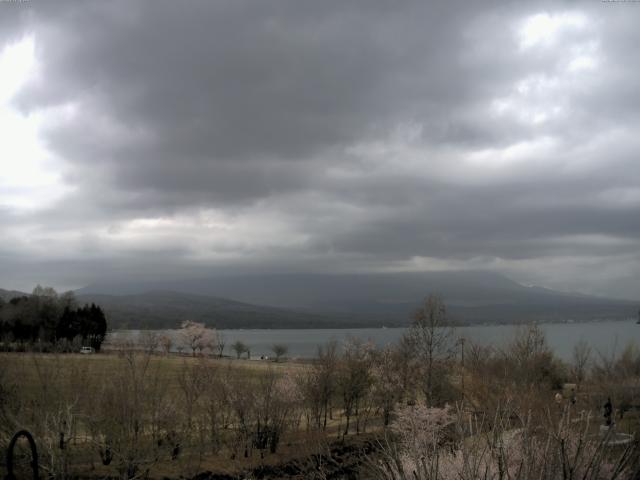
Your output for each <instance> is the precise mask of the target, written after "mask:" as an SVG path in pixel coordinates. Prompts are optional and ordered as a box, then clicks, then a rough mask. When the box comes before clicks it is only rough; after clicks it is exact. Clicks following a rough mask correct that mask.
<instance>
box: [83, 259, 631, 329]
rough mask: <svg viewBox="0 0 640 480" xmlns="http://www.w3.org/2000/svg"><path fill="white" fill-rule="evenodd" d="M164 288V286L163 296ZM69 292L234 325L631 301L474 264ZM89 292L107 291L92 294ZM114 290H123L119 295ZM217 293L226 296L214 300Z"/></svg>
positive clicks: (537, 311)
mask: <svg viewBox="0 0 640 480" xmlns="http://www.w3.org/2000/svg"><path fill="white" fill-rule="evenodd" d="M149 291H154V292H156V294H154V295H152V296H151V297H149V294H148V293H146V292H149ZM159 291H162V292H164V293H162V294H160V293H159ZM167 292H172V294H171V296H170V297H169V299H164V298H163V296H164V295H167ZM77 293H78V294H79V295H82V296H87V295H88V294H92V295H93V296H91V297H89V296H87V297H86V298H92V299H95V301H97V302H98V303H100V304H105V301H108V302H109V305H113V306H112V307H110V306H108V305H107V304H105V306H107V309H113V310H114V311H118V312H120V310H119V309H122V308H124V306H125V305H127V304H129V302H131V300H132V299H135V298H136V296H139V295H145V298H146V300H148V302H147V303H144V302H137V303H136V302H134V305H135V308H134V310H135V309H137V311H138V312H146V314H147V315H148V316H149V320H150V322H151V323H155V322H156V321H158V320H160V318H161V317H164V316H166V315H167V313H166V312H167V311H173V312H175V313H180V314H188V312H189V310H191V311H193V312H194V313H195V315H201V317H199V318H204V317H206V316H208V315H212V314H214V313H215V314H217V315H218V318H219V321H224V322H225V324H229V325H236V326H238V327H240V326H242V327H248V326H254V327H261V326H273V325H278V324H279V325H282V326H285V325H286V326H293V325H296V326H311V325H315V324H318V323H322V324H324V323H326V324H338V325H340V326H352V325H371V326H374V325H387V326H390V325H405V324H406V323H407V322H408V319H409V317H410V315H411V313H412V312H413V311H414V310H415V308H416V307H417V306H418V305H419V303H420V300H421V299H422V298H424V296H426V295H428V294H429V293H437V294H440V295H442V296H443V298H444V299H445V302H446V303H447V305H448V307H449V310H450V313H451V316H452V318H453V319H454V320H456V321H458V322H462V323H476V322H491V323H519V322H528V321H566V320H576V321H580V320H597V319H622V318H630V317H635V316H636V314H637V306H638V304H637V303H636V302H631V301H623V300H613V299H608V298H600V297H594V296H588V295H581V294H576V293H566V292H557V291H554V290H549V289H545V288H540V287H527V286H523V285H521V284H519V283H517V282H514V281H512V280H510V279H508V278H507V277H505V276H502V275H498V274H495V273H488V272H475V271H474V272H428V273H391V274H368V275H367V274H361V275H353V274H352V275H322V274H295V275H243V276H217V277H210V278H204V279H203V278H201V279H187V280H180V281H165V282H113V283H101V284H95V285H91V286H88V287H85V288H83V289H81V290H79V291H78V292H77ZM96 293H101V294H109V295H113V296H114V297H113V299H109V300H107V299H104V298H101V299H99V298H96V297H95V294H96ZM178 294H188V295H195V296H196V297H194V298H191V297H189V298H183V297H180V301H178V302H177V303H178V304H180V305H181V306H180V307H179V308H177V307H176V306H175V303H176V302H173V301H172V300H171V298H173V299H175V298H176V296H179V295H178ZM122 295H124V297H119V296H122ZM220 297H222V298H225V299H233V300H220ZM205 298H206V300H205ZM116 299H118V300H116ZM216 302H223V303H222V304H220V303H216ZM224 302H226V303H224ZM247 304H251V305H247ZM153 305H156V306H155V307H154V306H153ZM223 305H224V306H223ZM256 305H267V306H268V307H262V306H261V307H257V306H256ZM128 308H129V307H128ZM130 308H133V307H130ZM172 309H173V310H172ZM292 310H293V311H296V312H303V313H293V312H292ZM122 315H124V311H123V313H122ZM194 318H195V317H194ZM237 322H239V323H237Z"/></svg>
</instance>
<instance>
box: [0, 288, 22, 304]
mask: <svg viewBox="0 0 640 480" xmlns="http://www.w3.org/2000/svg"><path fill="white" fill-rule="evenodd" d="M25 295H29V294H28V293H24V292H19V291H17V290H4V289H2V288H0V298H1V299H2V300H4V301H5V302H7V301H9V300H11V299H12V298H14V297H22V296H25Z"/></svg>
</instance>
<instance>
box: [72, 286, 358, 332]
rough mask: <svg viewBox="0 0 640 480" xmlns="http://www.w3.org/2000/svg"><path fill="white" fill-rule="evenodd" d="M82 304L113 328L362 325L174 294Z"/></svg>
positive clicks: (97, 298) (95, 297)
mask: <svg viewBox="0 0 640 480" xmlns="http://www.w3.org/2000/svg"><path fill="white" fill-rule="evenodd" d="M77 298H78V302H79V303H92V302H93V303H96V304H98V305H100V306H101V307H102V308H103V309H104V310H105V312H106V313H107V317H108V320H109V325H110V327H111V328H134V329H138V328H175V327H177V326H179V325H180V323H181V322H182V321H183V320H194V321H197V322H204V323H206V324H207V325H210V326H214V327H217V328H255V327H259V328H313V327H316V328H322V327H324V328H332V327H340V326H345V325H346V326H359V324H358V322H349V321H348V320H347V319H340V318H334V317H331V316H322V315H314V314H311V313H299V312H294V311H289V310H284V309H279V308H273V307H264V306H259V305H251V304H248V303H243V302H236V301H233V300H228V299H224V298H217V297H210V296H204V295H194V294H188V293H181V292H171V291H151V292H145V293H140V294H133V295H103V294H82V295H78V296H77Z"/></svg>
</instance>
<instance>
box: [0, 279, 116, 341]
mask: <svg viewBox="0 0 640 480" xmlns="http://www.w3.org/2000/svg"><path fill="white" fill-rule="evenodd" d="M106 333H107V320H106V317H105V314H104V312H103V311H102V309H101V308H100V307H99V306H97V305H94V304H91V305H85V306H78V305H77V302H76V299H75V297H74V295H73V293H72V292H67V293H64V294H62V295H58V293H57V292H56V291H55V290H54V289H53V288H50V287H46V288H45V287H41V286H37V287H36V288H35V289H34V290H33V293H32V294H31V295H29V296H22V297H15V298H12V299H10V300H9V301H8V302H5V301H3V300H2V299H0V340H1V341H2V343H3V344H6V345H9V344H12V343H14V342H18V343H23V344H24V343H26V344H35V343H38V344H40V345H42V344H49V345H55V344H58V343H61V342H64V343H66V344H71V343H72V342H73V341H74V339H80V341H81V342H82V344H84V345H90V346H92V347H94V348H96V349H100V346H101V344H102V342H103V341H104V338H105V335H106Z"/></svg>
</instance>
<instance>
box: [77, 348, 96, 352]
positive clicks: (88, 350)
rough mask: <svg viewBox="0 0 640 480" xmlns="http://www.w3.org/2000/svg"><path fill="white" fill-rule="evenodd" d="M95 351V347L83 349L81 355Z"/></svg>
mask: <svg viewBox="0 0 640 480" xmlns="http://www.w3.org/2000/svg"><path fill="white" fill-rule="evenodd" d="M94 352H95V350H94V348H93V347H82V348H81V349H80V353H94Z"/></svg>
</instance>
